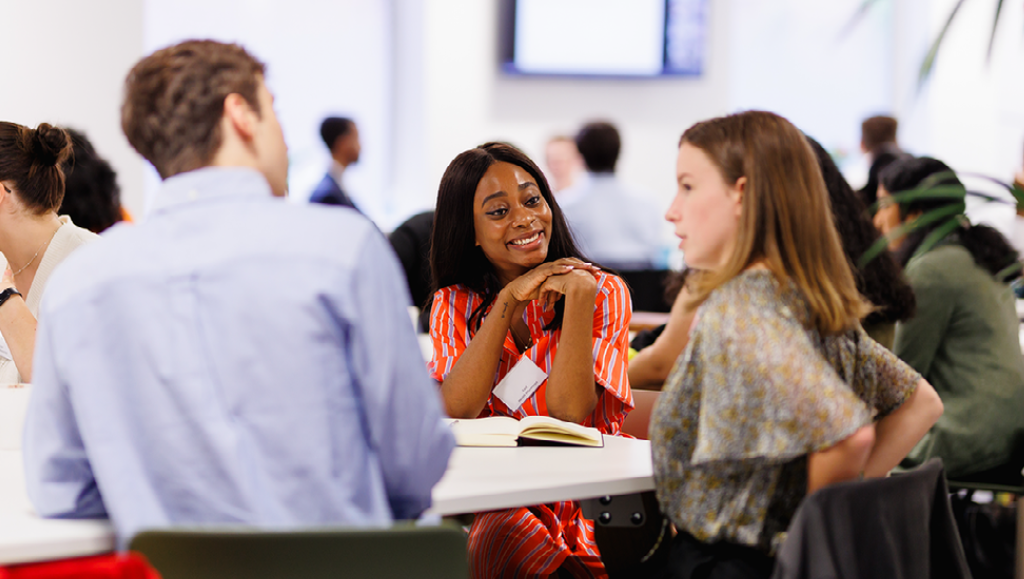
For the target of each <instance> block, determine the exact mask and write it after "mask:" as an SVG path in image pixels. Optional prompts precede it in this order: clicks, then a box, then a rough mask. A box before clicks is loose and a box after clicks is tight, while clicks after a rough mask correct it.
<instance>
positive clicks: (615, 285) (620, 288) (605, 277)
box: [597, 271, 629, 292]
mask: <svg viewBox="0 0 1024 579" xmlns="http://www.w3.org/2000/svg"><path fill="white" fill-rule="evenodd" d="M597 289H598V291H602V292H628V291H629V286H627V285H626V281H625V280H624V279H622V278H621V277H619V276H618V275H617V274H614V273H612V272H609V271H602V272H601V273H600V274H599V275H598V276H597Z"/></svg>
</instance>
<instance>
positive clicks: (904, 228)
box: [857, 189, 964, 268]
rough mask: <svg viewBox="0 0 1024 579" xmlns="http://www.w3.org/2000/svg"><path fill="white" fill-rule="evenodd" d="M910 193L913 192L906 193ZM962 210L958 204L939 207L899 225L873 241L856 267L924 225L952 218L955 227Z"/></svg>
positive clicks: (869, 260) (860, 266) (859, 266)
mask: <svg viewBox="0 0 1024 579" xmlns="http://www.w3.org/2000/svg"><path fill="white" fill-rule="evenodd" d="M915 191H916V190H915ZM961 191H962V189H961ZM911 192H913V191H907V193H911ZM901 194H902V193H901ZM963 209H964V208H963V207H962V206H960V205H959V204H956V205H946V206H945V207H939V208H936V209H933V210H931V211H929V212H927V213H923V214H921V216H920V217H918V218H917V219H915V220H913V221H907V222H904V223H902V224H900V225H899V226H898V227H896V228H895V229H893V230H892V231H890V232H889V233H888V234H887V235H883V236H881V237H879V238H878V239H877V240H875V242H874V243H872V244H871V247H869V248H868V250H867V251H865V252H864V255H862V256H861V257H860V259H858V260H857V267H858V268H862V267H864V266H865V265H867V264H868V263H870V262H871V260H872V259H875V258H876V257H878V256H879V254H881V253H882V252H883V251H885V249H886V248H887V247H888V246H889V241H891V240H893V239H899V238H900V237H903V236H904V235H906V234H908V233H910V232H911V231H914V230H915V229H920V228H922V227H924V226H925V225H929V224H932V223H935V222H936V221H939V220H941V219H947V218H950V217H952V218H953V219H951V220H950V221H951V222H953V223H954V225H953V227H956V225H958V224H959V223H960V216H961V215H963ZM946 225H948V223H946V224H943V226H942V227H945V226H946ZM950 231H952V229H950ZM946 233H947V234H948V233H949V232H948V231H947V232H946ZM944 236H945V234H943V237H944ZM929 237H930V235H929ZM921 245H922V246H923V245H924V243H923V242H922V243H921Z"/></svg>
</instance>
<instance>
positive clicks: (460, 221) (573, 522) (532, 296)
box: [430, 143, 633, 578]
mask: <svg viewBox="0 0 1024 579" xmlns="http://www.w3.org/2000/svg"><path fill="white" fill-rule="evenodd" d="M609 210H614V209H613V208H609ZM431 241H432V243H431V268H432V270H433V278H434V283H435V284H436V287H437V288H439V289H438V290H437V292H436V293H435V295H434V305H433V309H432V312H431V318H430V334H431V338H432V339H433V343H434V355H433V359H432V361H431V362H430V371H431V374H432V375H433V377H434V378H435V379H436V380H438V381H439V382H441V394H442V396H443V398H444V403H445V406H446V409H447V411H448V414H449V415H450V416H452V417H454V418H477V417H485V416H496V415H500V416H512V417H515V418H522V417H525V416H531V415H547V416H553V417H555V418H560V419H562V420H567V421H570V422H576V423H580V424H584V425H586V426H594V427H596V428H598V429H599V430H601V431H602V432H604V433H605V434H613V435H614V434H618V433H619V430H620V428H621V426H622V420H623V418H625V416H626V413H627V412H628V411H629V410H630V409H631V408H632V407H633V399H632V395H631V394H630V390H629V381H628V379H627V377H626V359H627V349H628V347H629V344H628V328H629V317H630V313H631V309H630V298H629V290H628V289H627V288H626V285H625V283H623V281H622V280H621V279H620V278H619V277H617V276H615V275H611V274H609V273H606V272H603V271H601V270H600V269H599V268H598V267H596V266H594V265H591V264H589V263H587V262H586V260H585V259H584V258H583V256H582V255H581V254H580V252H579V250H578V249H576V246H575V244H574V243H573V240H572V236H571V235H570V233H569V229H568V227H567V226H566V223H565V219H564V218H563V216H562V212H561V210H560V209H559V208H558V205H556V204H555V201H554V199H553V197H552V195H551V190H550V188H549V186H548V184H547V181H546V180H545V179H544V176H543V174H542V173H541V171H540V169H538V167H537V165H536V164H534V163H533V161H531V160H530V159H529V158H528V157H526V155H524V154H523V153H522V152H521V151H519V150H518V149H516V148H514V147H511V146H509V145H504V144H500V143H487V144H485V145H482V146H480V147H478V148H475V149H471V150H469V151H466V152H464V153H462V154H460V155H459V156H458V157H456V158H455V160H454V161H452V163H451V164H450V165H449V166H448V169H447V171H445V174H444V177H442V179H441V185H440V189H439V191H438V198H437V211H436V217H435V221H434V231H433V236H432V240H431ZM520 366H521V367H523V368H527V367H529V368H530V369H531V370H532V371H533V372H534V373H535V374H536V375H538V376H540V374H539V373H537V370H536V368H539V370H540V371H542V372H543V376H541V378H542V379H541V380H540V383H539V385H537V386H535V389H534V388H533V387H531V386H532V385H533V384H535V383H536V382H537V380H535V381H533V382H532V383H531V382H529V381H521V380H515V376H513V377H512V378H510V379H509V380H508V381H507V382H506V383H505V384H504V385H503V386H502V388H501V389H499V390H498V391H497V392H498V393H496V390H495V387H496V386H498V385H499V384H501V383H502V381H503V379H505V377H506V375H508V374H509V372H510V371H511V370H512V369H513V368H516V367H520ZM534 367H536V368H534ZM517 374H518V371H517ZM520 401H521V403H520ZM469 558H470V566H471V570H472V573H473V576H474V577H479V578H483V577H536V576H548V575H550V574H554V573H560V572H561V573H567V574H569V575H571V576H574V577H603V576H605V571H604V566H603V565H602V564H601V559H600V554H599V553H598V550H597V545H596V543H595V542H594V527H593V523H592V522H591V521H588V520H585V519H584V518H583V516H582V513H581V512H580V507H579V504H578V503H576V502H574V501H569V502H561V503H555V504H547V505H535V506H531V507H524V508H518V509H509V510H503V511H492V512H487V513H479V514H477V516H476V518H475V520H474V522H473V526H472V528H471V530H470V535H469Z"/></svg>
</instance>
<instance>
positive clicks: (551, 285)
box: [542, 270, 602, 422]
mask: <svg viewBox="0 0 1024 579" xmlns="http://www.w3.org/2000/svg"><path fill="white" fill-rule="evenodd" d="M543 291H549V292H556V293H558V294H561V295H564V296H565V312H564V316H563V318H562V335H561V337H560V338H559V341H558V352H557V353H556V354H555V359H554V361H553V362H552V363H551V374H550V375H549V376H548V386H547V389H546V391H545V403H546V404H547V408H548V414H549V415H551V416H553V417H555V418H558V419H561V420H565V421H568V422H583V420H584V419H586V417H587V416H589V415H590V414H591V413H592V412H593V411H594V408H595V407H596V406H597V398H598V392H600V390H601V388H602V387H601V386H600V385H598V384H597V382H596V381H595V380H594V350H593V349H594V338H593V327H594V299H595V297H596V296H597V280H595V279H594V274H593V273H591V272H589V271H584V270H574V271H571V272H569V273H567V274H565V275H559V276H552V277H550V278H548V279H547V281H545V282H544V285H543V286H542V292H543Z"/></svg>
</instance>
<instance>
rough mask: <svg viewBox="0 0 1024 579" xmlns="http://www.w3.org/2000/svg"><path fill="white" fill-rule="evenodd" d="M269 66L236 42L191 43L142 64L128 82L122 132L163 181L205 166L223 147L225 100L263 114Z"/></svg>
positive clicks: (150, 57)
mask: <svg viewBox="0 0 1024 579" xmlns="http://www.w3.org/2000/svg"><path fill="white" fill-rule="evenodd" d="M264 70H265V66H264V64H263V63H262V62H260V61H258V60H256V58H254V57H253V56H252V55H251V54H249V53H248V52H246V50H245V49H244V48H242V47H241V46H239V45H237V44H225V43H222V42H216V41H213V40H189V41H186V42H182V43H181V44H176V45H174V46H171V47H168V48H164V49H161V50H158V51H156V52H154V53H153V54H151V55H149V56H147V57H146V58H144V59H142V60H141V61H139V63H138V64H136V65H135V67H134V68H132V70H131V72H129V73H128V78H127V79H126V80H125V91H124V104H123V105H122V106H121V129H122V130H123V131H124V134H125V136H126V137H128V142H129V143H131V145H132V147H135V150H136V151H138V152H139V154H140V155H142V156H143V157H145V158H146V160H148V161H149V162H150V163H152V164H153V166H154V167H156V170H157V172H159V173H160V176H161V177H163V178H164V179H166V178H168V177H171V176H173V175H177V174H178V173H184V172H186V171H192V170H195V169H199V168H201V167H205V166H206V165H208V164H209V163H210V161H212V160H213V156H214V155H215V154H216V152H217V149H218V148H220V145H221V138H222V137H221V134H220V120H221V117H222V116H223V114H224V99H226V98H227V96H228V95H229V94H232V93H237V94H239V95H241V96H242V98H244V99H245V100H246V102H247V103H249V106H251V107H252V108H253V110H255V111H256V113H257V114H259V113H260V107H259V101H258V100H257V93H258V91H259V87H260V82H261V79H262V77H263V73H264Z"/></svg>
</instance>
